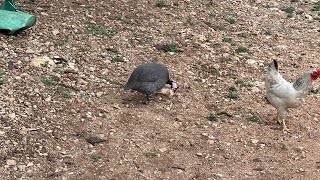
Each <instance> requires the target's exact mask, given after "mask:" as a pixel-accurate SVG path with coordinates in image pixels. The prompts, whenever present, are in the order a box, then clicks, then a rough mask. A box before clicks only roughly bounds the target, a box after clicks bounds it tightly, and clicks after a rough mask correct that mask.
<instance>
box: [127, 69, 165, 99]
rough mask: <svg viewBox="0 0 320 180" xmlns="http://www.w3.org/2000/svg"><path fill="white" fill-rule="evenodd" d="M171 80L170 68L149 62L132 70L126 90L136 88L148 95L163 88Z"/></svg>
mask: <svg viewBox="0 0 320 180" xmlns="http://www.w3.org/2000/svg"><path fill="white" fill-rule="evenodd" d="M168 81H170V79H169V72H168V69H167V68H166V67H165V66H164V65H162V64H156V63H147V64H142V65H140V66H138V67H137V68H136V69H134V71H133V72H132V74H131V76H130V78H129V80H128V82H127V84H126V85H125V87H124V90H129V89H132V90H136V91H138V92H141V93H144V94H146V95H151V94H152V93H154V92H156V91H158V90H160V89H162V88H163V87H164V86H165V84H167V83H168Z"/></svg>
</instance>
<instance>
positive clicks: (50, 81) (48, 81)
mask: <svg viewBox="0 0 320 180" xmlns="http://www.w3.org/2000/svg"><path fill="white" fill-rule="evenodd" d="M40 81H41V82H42V83H43V84H44V85H45V86H53V85H54V84H55V83H56V82H58V81H59V78H58V77H51V78H49V77H41V78H40Z"/></svg>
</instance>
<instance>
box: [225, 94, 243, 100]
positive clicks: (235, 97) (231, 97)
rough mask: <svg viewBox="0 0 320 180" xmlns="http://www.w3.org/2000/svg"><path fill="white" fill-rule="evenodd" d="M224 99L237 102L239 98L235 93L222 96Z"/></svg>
mask: <svg viewBox="0 0 320 180" xmlns="http://www.w3.org/2000/svg"><path fill="white" fill-rule="evenodd" d="M224 97H225V98H228V99H233V100H237V99H239V98H240V96H239V95H238V94H235V93H232V92H230V93H228V94H226V95H224Z"/></svg>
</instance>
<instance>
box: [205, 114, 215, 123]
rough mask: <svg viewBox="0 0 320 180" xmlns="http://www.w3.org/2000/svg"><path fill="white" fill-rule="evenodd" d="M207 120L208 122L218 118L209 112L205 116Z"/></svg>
mask: <svg viewBox="0 0 320 180" xmlns="http://www.w3.org/2000/svg"><path fill="white" fill-rule="evenodd" d="M207 119H208V121H210V122H215V121H217V120H218V117H217V116H216V115H215V114H210V115H209V116H208V117H207Z"/></svg>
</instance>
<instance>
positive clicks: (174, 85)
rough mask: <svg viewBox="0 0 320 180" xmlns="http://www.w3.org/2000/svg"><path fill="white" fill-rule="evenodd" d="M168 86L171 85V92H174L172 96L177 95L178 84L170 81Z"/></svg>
mask: <svg viewBox="0 0 320 180" xmlns="http://www.w3.org/2000/svg"><path fill="white" fill-rule="evenodd" d="M167 84H169V85H170V86H171V90H172V92H173V93H172V94H175V93H176V91H177V89H178V88H179V86H178V84H177V83H176V82H174V81H171V80H169V81H168V82H167Z"/></svg>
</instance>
